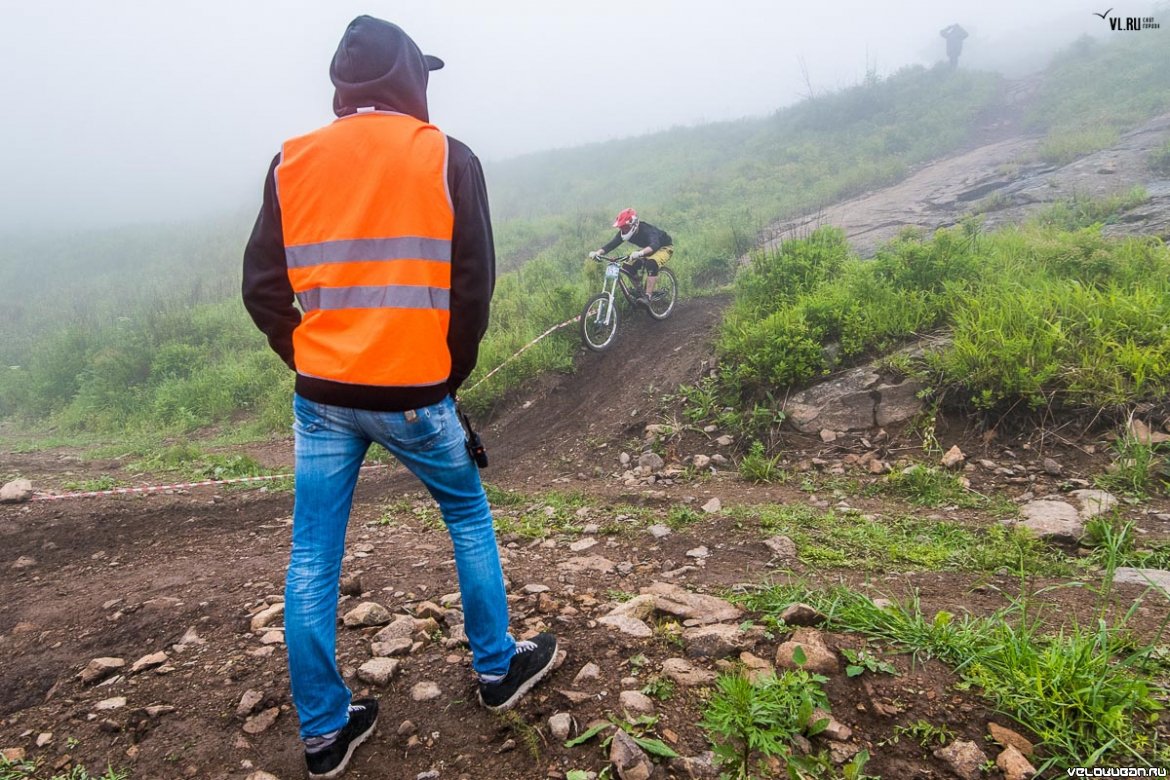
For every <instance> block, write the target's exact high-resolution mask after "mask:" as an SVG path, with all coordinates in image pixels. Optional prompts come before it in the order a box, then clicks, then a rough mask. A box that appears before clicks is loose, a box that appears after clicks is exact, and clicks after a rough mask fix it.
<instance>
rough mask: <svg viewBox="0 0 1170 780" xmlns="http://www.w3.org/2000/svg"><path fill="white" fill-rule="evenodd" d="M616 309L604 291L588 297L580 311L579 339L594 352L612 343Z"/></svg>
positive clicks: (616, 321) (616, 317)
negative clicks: (587, 301)
mask: <svg viewBox="0 0 1170 780" xmlns="http://www.w3.org/2000/svg"><path fill="white" fill-rule="evenodd" d="M617 328H618V310H617V306H615V305H614V304H613V303H612V302H611V301H610V299H609V296H608V295H606V294H605V293H598V294H597V295H594V296H593V297H592V298H590V299H589V303H587V304H585V309H584V310H583V311H582V312H581V341H583V342H585V346H587V347H589V349H591V350H593V351H594V352H601V351H602V350H605V349H608V348H609V347H610V345H611V344H613V339H614V337H615V336H616V335H617Z"/></svg>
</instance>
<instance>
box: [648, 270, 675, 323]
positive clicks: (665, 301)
mask: <svg viewBox="0 0 1170 780" xmlns="http://www.w3.org/2000/svg"><path fill="white" fill-rule="evenodd" d="M677 300H678V280H677V279H675V278H674V271H672V270H670V269H669V268H660V269H658V284H656V285H654V294H653V295H651V296H650V305H649V306H648V307H647V310H648V311H649V312H650V316H651V317H653V318H654V319H656V320H664V319H666V318H667V317H669V316H670V313H671V312H672V311H674V304H675V302H676V301H677Z"/></svg>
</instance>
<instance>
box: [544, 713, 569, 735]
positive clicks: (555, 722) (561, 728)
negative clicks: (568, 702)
mask: <svg viewBox="0 0 1170 780" xmlns="http://www.w3.org/2000/svg"><path fill="white" fill-rule="evenodd" d="M548 731H549V733H550V734H552V736H553V739H555V740H557V741H558V742H564V741H565V740H567V739H568V738H569V734H571V733H572V731H573V716H572V715H570V714H569V713H567V712H558V713H557V714H555V715H553V716H551V717H550V718H549V719H548Z"/></svg>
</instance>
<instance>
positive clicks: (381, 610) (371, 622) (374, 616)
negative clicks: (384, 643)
mask: <svg viewBox="0 0 1170 780" xmlns="http://www.w3.org/2000/svg"><path fill="white" fill-rule="evenodd" d="M392 618H393V615H391V614H390V610H388V609H386V608H385V607H383V606H382V605H381V604H379V603H377V602H375V601H363V602H362V603H361V604H358V605H357V606H356V607H354V608H353V609H351V610H350V611H349V612H346V613H345V617H344V618H342V622H343V623H344V624H345V625H346V627H347V628H364V627H366V626H384V625H386V624H387V623H389V622H390V620H391V619H392Z"/></svg>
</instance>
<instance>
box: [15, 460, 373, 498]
mask: <svg viewBox="0 0 1170 780" xmlns="http://www.w3.org/2000/svg"><path fill="white" fill-rule="evenodd" d="M384 468H386V464H384V463H374V464H371V465H368V466H362V469H363V470H366V469H384ZM292 478H293V475H292V474H269V475H267V476H263V477H235V478H233V479H205V480H203V481H202V482H177V483H175V484H173V485H146V486H143V487H125V488H110V489H109V490H90V491H87V492H84V493H37V494H36V495H34V496H33V497H32V498H30V499H29V501H64V500H65V499H69V498H101V497H104V496H127V495H134V494H141V493H162V492H165V491H168V490H187V489H189V488H197V487H208V486H210V485H242V484H245V483H248V482H271V481H272V480H275V479H292Z"/></svg>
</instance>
